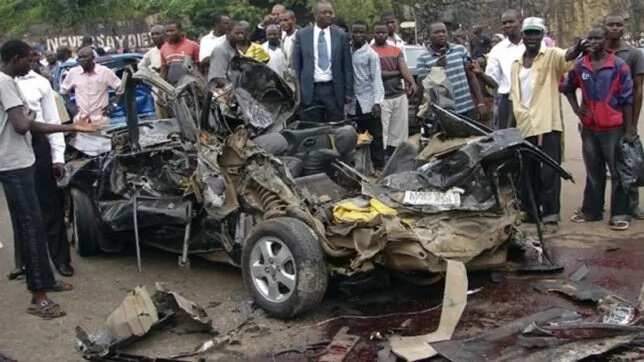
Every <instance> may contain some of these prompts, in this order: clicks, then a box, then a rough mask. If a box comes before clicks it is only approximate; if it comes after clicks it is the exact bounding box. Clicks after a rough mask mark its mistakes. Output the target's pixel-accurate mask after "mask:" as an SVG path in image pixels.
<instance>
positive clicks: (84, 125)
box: [72, 116, 107, 133]
mask: <svg viewBox="0 0 644 362" xmlns="http://www.w3.org/2000/svg"><path fill="white" fill-rule="evenodd" d="M105 127H107V123H106V122H105V121H101V122H92V121H91V119H90V118H89V116H86V117H79V118H78V119H77V120H76V121H75V122H74V123H73V124H72V129H73V131H74V132H82V133H93V132H97V131H100V130H102V129H103V128H105Z"/></svg>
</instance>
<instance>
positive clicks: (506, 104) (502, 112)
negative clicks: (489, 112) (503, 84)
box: [494, 94, 516, 129]
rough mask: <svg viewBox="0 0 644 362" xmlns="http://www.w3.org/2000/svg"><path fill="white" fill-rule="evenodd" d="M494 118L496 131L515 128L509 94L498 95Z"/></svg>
mask: <svg viewBox="0 0 644 362" xmlns="http://www.w3.org/2000/svg"><path fill="white" fill-rule="evenodd" d="M496 112H497V115H496V117H494V118H495V120H496V122H497V124H496V125H495V126H496V127H495V128H496V129H506V128H511V127H514V126H516V121H515V119H514V112H513V111H512V101H511V100H510V95H509V94H499V106H498V108H497V110H496Z"/></svg>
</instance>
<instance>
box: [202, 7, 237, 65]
mask: <svg viewBox="0 0 644 362" xmlns="http://www.w3.org/2000/svg"><path fill="white" fill-rule="evenodd" d="M231 26H232V22H231V20H230V17H229V16H228V15H226V14H214V15H213V28H212V31H211V32H210V33H208V34H206V35H205V36H204V37H203V38H201V41H200V42H199V62H200V63H201V67H202V69H208V62H209V60H210V55H211V54H212V50H213V49H215V47H216V46H217V45H220V44H222V43H223V42H224V41H225V40H226V34H228V32H230V28H231Z"/></svg>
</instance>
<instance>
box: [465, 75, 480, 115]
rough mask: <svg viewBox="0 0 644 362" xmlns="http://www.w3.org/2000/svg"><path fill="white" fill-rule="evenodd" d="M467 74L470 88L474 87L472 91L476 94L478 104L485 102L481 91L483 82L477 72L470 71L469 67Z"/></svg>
mask: <svg viewBox="0 0 644 362" xmlns="http://www.w3.org/2000/svg"><path fill="white" fill-rule="evenodd" d="M465 74H467V80H468V82H469V83H470V88H471V89H472V93H473V94H474V98H475V100H476V104H477V106H478V105H481V104H484V102H483V92H482V91H481V83H479V80H478V78H477V77H476V74H474V73H473V72H471V71H469V70H468V69H467V67H466V69H465Z"/></svg>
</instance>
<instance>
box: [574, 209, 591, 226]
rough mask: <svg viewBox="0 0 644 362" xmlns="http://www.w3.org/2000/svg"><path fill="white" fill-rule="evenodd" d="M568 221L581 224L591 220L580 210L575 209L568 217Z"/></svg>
mask: <svg viewBox="0 0 644 362" xmlns="http://www.w3.org/2000/svg"><path fill="white" fill-rule="evenodd" d="M570 221H572V222H574V223H577V224H583V223H585V222H587V221H591V220H590V218H588V217H587V216H586V215H584V213H583V212H582V211H581V210H576V211H575V213H574V214H572V217H570Z"/></svg>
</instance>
